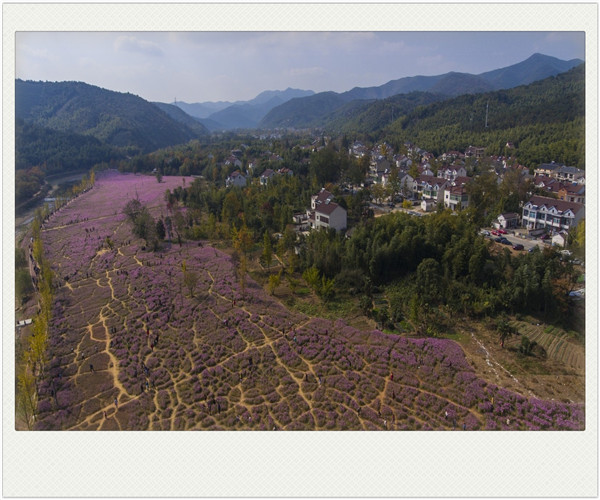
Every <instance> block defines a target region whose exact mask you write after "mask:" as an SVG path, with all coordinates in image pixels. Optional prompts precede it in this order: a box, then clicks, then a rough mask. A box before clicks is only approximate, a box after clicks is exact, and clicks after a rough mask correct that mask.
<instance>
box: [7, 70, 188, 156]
mask: <svg viewBox="0 0 600 500" xmlns="http://www.w3.org/2000/svg"><path fill="white" fill-rule="evenodd" d="M15 101H16V106H15V111H16V113H15V114H16V117H17V118H20V119H22V120H24V121H26V122H30V123H34V124H36V125H39V126H41V127H45V128H50V129H52V130H57V131H62V132H71V133H76V134H83V135H88V136H92V137H95V138H96V139H98V140H100V141H101V142H103V143H105V144H108V145H110V146H115V147H129V148H132V149H134V150H137V151H138V152H145V153H148V152H150V151H154V150H156V149H159V148H164V147H167V146H171V145H174V144H181V143H184V142H187V141H189V140H191V139H194V138H197V137H198V133H196V132H194V131H192V130H190V128H188V127H187V126H186V125H184V124H182V123H181V122H180V121H176V120H174V119H172V118H171V117H170V116H169V115H168V114H167V113H165V112H164V111H162V110H161V109H159V108H158V107H157V106H155V105H154V104H152V103H150V102H148V101H145V100H144V99H142V98H141V97H138V96H135V95H133V94H124V93H120V92H112V91H109V90H105V89H101V88H99V87H95V86H93V85H88V84H85V83H81V82H59V83H52V82H32V81H23V80H17V81H16V87H15Z"/></svg>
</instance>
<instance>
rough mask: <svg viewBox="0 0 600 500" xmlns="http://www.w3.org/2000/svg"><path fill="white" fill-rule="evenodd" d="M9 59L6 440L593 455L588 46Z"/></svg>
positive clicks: (233, 41)
mask: <svg viewBox="0 0 600 500" xmlns="http://www.w3.org/2000/svg"><path fill="white" fill-rule="evenodd" d="M15 47H16V51H15V52H16V53H15V61H16V63H15V68H16V73H15V74H16V79H15V81H14V86H15V89H14V92H15V132H16V133H15V215H16V220H15V233H14V237H15V275H14V283H15V298H14V304H15V320H16V337H15V353H14V355H15V380H14V387H15V407H14V428H15V429H16V430H17V431H19V432H21V433H26V432H27V431H69V430H85V431H157V430H163V431H167V430H168V431H188V430H199V431H217V430H221V431H269V432H271V431H294V430H295V431H387V432H399V431H441V432H453V431H454V432H461V433H473V432H477V433H490V432H492V431H514V432H523V431H553V432H554V433H560V432H566V431H584V430H585V429H586V397H585V396H586V370H585V355H586V325H585V307H586V294H585V290H586V255H585V219H586V211H585V207H586V182H585V180H586V158H585V114H586V107H585V84H586V80H585V70H586V62H585V50H584V48H585V33H583V32H568V31H567V32H560V33H559V32H544V31H535V32H534V31H531V32H400V31H398V32H320V31H319V32H285V31H284V32H210V33H209V32H150V31H148V32H143V31H138V32H66V31H65V32H19V33H17V34H16V40H15ZM588 425H589V422H588ZM575 434H576V433H575ZM461 435H463V434H461ZM464 435H466V434H464Z"/></svg>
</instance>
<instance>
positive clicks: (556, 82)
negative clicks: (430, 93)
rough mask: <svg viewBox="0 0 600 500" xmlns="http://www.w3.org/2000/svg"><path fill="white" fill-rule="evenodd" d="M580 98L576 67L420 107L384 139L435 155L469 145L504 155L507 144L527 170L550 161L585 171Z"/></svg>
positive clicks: (580, 72) (581, 81)
mask: <svg viewBox="0 0 600 500" xmlns="http://www.w3.org/2000/svg"><path fill="white" fill-rule="evenodd" d="M584 95H585V67H584V65H580V66H578V67H576V68H573V69H572V70H570V71H568V72H566V73H563V74H560V75H557V76H555V77H550V78H547V79H545V80H542V81H538V82H534V83H532V84H530V85H526V86H521V87H516V88H514V89H510V90H499V91H496V92H487V93H484V94H476V95H463V96H460V97H456V98H454V99H451V100H448V101H444V102H439V103H434V104H431V105H430V106H426V107H419V108H417V109H414V110H413V111H412V112H410V113H408V114H407V115H406V116H403V117H402V118H399V119H398V120H396V121H395V122H394V123H393V124H392V125H390V126H389V127H388V128H387V130H386V131H385V133H384V134H383V135H384V136H385V137H394V138H395V139H396V140H397V139H398V138H400V139H401V140H409V141H411V142H414V143H415V144H419V146H420V147H422V148H424V149H425V150H427V151H431V152H432V153H434V154H436V155H437V154H441V153H443V152H444V151H447V150H449V149H464V148H467V147H468V146H469V145H478V146H483V147H485V148H486V151H487V153H488V154H504V152H505V145H506V142H507V141H510V142H513V143H514V145H515V147H516V148H517V158H518V160H519V161H520V162H521V163H523V164H524V165H526V166H529V167H532V166H535V165H537V164H539V163H542V162H544V161H546V160H547V159H548V158H553V159H556V160H557V161H561V162H563V163H565V164H568V165H572V166H576V167H579V168H584V167H585V156H584V153H585V146H584V138H585V137H584V135H585V129H584V126H583V125H584V118H585V100H584ZM486 114H487V126H486Z"/></svg>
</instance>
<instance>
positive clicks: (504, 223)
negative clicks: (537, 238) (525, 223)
mask: <svg viewBox="0 0 600 500" xmlns="http://www.w3.org/2000/svg"><path fill="white" fill-rule="evenodd" d="M493 225H494V227H495V228H496V229H515V228H517V227H519V214H516V213H514V212H507V213H503V214H500V215H499V216H498V218H497V219H496V221H495V222H494V224H493Z"/></svg>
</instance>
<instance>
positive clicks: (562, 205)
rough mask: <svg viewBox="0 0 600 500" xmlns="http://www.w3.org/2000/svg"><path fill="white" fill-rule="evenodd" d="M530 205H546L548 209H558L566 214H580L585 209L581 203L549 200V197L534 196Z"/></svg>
mask: <svg viewBox="0 0 600 500" xmlns="http://www.w3.org/2000/svg"><path fill="white" fill-rule="evenodd" d="M529 203H532V204H533V205H537V206H538V207H540V206H542V205H546V206H547V207H549V208H550V207H556V210H558V211H559V212H566V211H567V210H571V211H572V212H573V213H577V212H579V210H581V209H582V208H583V205H582V204H581V203H574V202H572V201H563V200H555V199H554V198H548V197H547V196H532V197H531V199H530V200H529Z"/></svg>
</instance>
